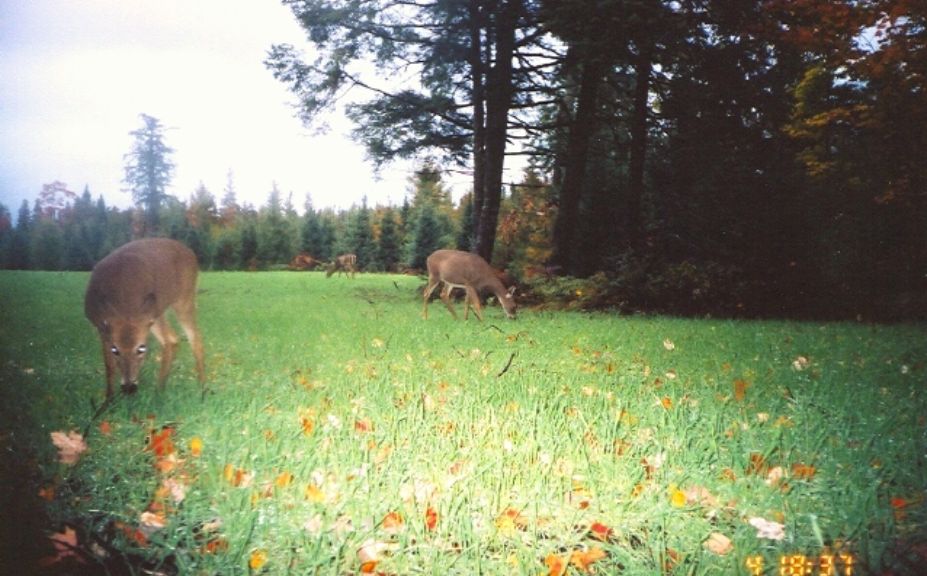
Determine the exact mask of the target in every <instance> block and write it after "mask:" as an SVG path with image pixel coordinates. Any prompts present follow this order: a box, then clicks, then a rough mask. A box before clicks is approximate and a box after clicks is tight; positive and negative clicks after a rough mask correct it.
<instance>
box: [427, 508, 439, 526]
mask: <svg viewBox="0 0 927 576" xmlns="http://www.w3.org/2000/svg"><path fill="white" fill-rule="evenodd" d="M437 526H438V512H437V510H435V509H434V508H432V507H431V506H429V507H428V508H426V509H425V529H426V530H428V531H429V532H431V531H434V529H435V528H436V527H437Z"/></svg>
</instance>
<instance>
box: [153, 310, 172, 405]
mask: <svg viewBox="0 0 927 576" xmlns="http://www.w3.org/2000/svg"><path fill="white" fill-rule="evenodd" d="M151 332H152V334H154V335H155V338H157V339H158V342H159V343H160V344H161V370H160V371H159V372H158V387H159V388H161V389H162V390H163V389H164V382H165V381H166V380H167V375H168V373H169V372H170V371H171V364H172V363H173V362H174V351H175V350H176V349H177V334H176V333H175V332H174V330H173V329H172V328H171V325H170V324H169V323H168V321H167V316H166V315H165V314H162V315H161V317H160V318H158V319H157V320H155V323H154V324H152V325H151Z"/></svg>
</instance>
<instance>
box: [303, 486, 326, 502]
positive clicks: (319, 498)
mask: <svg viewBox="0 0 927 576" xmlns="http://www.w3.org/2000/svg"><path fill="white" fill-rule="evenodd" d="M304 494H305V497H306V500H308V501H310V502H315V503H316V504H321V503H322V502H325V493H324V492H322V490H321V489H320V488H319V487H318V486H316V485H315V484H309V485H308V486H306V491H305V493H304Z"/></svg>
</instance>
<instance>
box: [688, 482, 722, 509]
mask: <svg viewBox="0 0 927 576" xmlns="http://www.w3.org/2000/svg"><path fill="white" fill-rule="evenodd" d="M683 493H684V494H685V495H686V504H698V505H699V506H703V507H705V508H714V507H716V506H717V505H718V499H717V498H716V497H715V495H714V494H712V493H711V492H710V491H709V490H708V489H707V488H705V487H703V486H691V487H689V488H686V489H685V490H683Z"/></svg>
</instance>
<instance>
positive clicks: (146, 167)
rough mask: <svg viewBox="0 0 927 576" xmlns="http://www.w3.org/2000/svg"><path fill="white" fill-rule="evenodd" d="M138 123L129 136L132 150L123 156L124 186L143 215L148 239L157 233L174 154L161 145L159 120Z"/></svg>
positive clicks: (144, 119) (161, 131)
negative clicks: (136, 128) (132, 140)
mask: <svg viewBox="0 0 927 576" xmlns="http://www.w3.org/2000/svg"><path fill="white" fill-rule="evenodd" d="M141 119H142V124H143V126H142V127H141V128H139V129H138V130H133V131H132V132H130V133H129V134H130V135H131V136H132V137H133V138H134V139H135V141H134V142H133V144H132V150H131V151H130V152H129V153H128V154H126V155H125V161H126V165H125V177H124V178H123V182H124V183H125V184H126V186H127V187H128V188H127V189H128V191H129V192H131V193H132V199H133V200H134V201H135V204H136V206H137V207H138V208H139V209H140V210H142V212H143V214H144V231H143V234H145V235H148V234H154V233H155V232H157V231H158V230H159V229H160V226H159V218H160V210H161V207H162V205H164V203H165V201H166V200H167V197H168V195H167V189H168V187H169V186H170V184H171V178H172V177H173V175H174V163H173V162H172V161H171V159H170V156H171V154H172V153H173V152H174V150H173V149H172V148H170V147H168V146H167V145H166V144H165V143H164V127H163V126H162V125H161V121H160V120H158V119H157V118H154V117H152V116H148V115H147V114H142V115H141Z"/></svg>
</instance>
